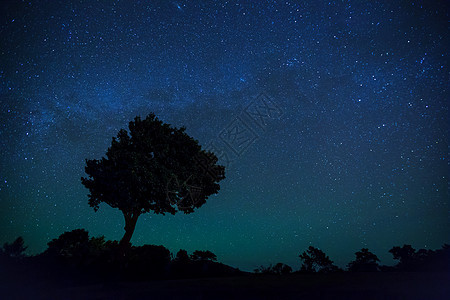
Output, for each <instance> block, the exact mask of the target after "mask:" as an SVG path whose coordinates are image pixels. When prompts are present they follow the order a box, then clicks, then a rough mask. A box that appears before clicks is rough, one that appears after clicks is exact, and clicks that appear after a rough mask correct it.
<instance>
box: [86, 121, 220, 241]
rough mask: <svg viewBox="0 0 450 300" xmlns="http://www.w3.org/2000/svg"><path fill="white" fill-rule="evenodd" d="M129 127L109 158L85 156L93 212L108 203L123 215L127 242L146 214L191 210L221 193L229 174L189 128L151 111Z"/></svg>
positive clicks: (110, 152) (107, 154)
mask: <svg viewBox="0 0 450 300" xmlns="http://www.w3.org/2000/svg"><path fill="white" fill-rule="evenodd" d="M128 128H129V132H127V131H126V130H124V129H121V130H120V131H119V133H118V135H117V137H114V138H113V140H112V143H111V146H110V147H109V148H108V150H107V152H106V157H103V158H102V159H100V160H96V159H94V160H86V167H85V171H86V173H87V174H88V178H84V177H83V178H82V179H81V182H82V184H83V185H84V186H85V187H86V188H87V189H89V205H90V206H91V207H93V208H94V210H96V211H97V210H98V209H99V206H100V203H102V202H104V203H106V204H108V205H110V206H111V207H113V208H117V209H119V210H120V211H121V212H122V213H123V215H124V218H125V234H124V236H123V238H122V240H121V243H123V244H128V243H129V242H130V240H131V236H132V234H133V232H134V228H135V226H136V222H137V219H138V217H139V216H140V215H141V214H143V213H147V212H149V211H153V212H154V213H156V214H165V213H170V214H175V213H176V212H178V211H182V212H184V213H186V214H187V213H192V212H193V211H194V209H195V208H199V207H200V206H202V205H203V204H205V203H206V199H207V198H208V197H209V196H210V195H212V194H216V193H218V191H219V189H220V186H219V184H218V182H219V181H221V180H222V179H224V178H225V168H224V167H223V166H220V165H217V161H218V158H217V157H216V156H215V155H214V154H213V153H211V152H207V151H205V150H202V149H201V146H200V145H199V143H198V141H197V140H195V139H193V138H192V137H190V136H189V135H187V134H186V132H185V128H184V127H182V128H173V127H171V126H170V125H169V124H165V123H163V122H162V121H160V120H159V119H158V118H157V117H156V116H155V115H154V114H150V115H148V116H147V117H146V118H145V119H144V120H141V118H139V117H136V118H135V119H134V121H132V122H130V123H129V126H128Z"/></svg>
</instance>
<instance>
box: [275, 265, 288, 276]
mask: <svg viewBox="0 0 450 300" xmlns="http://www.w3.org/2000/svg"><path fill="white" fill-rule="evenodd" d="M272 270H273V272H274V274H277V275H287V274H290V273H292V268H291V267H290V266H288V265H286V264H283V263H277V264H276V265H275V266H273V268H272Z"/></svg>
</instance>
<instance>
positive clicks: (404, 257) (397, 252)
mask: <svg viewBox="0 0 450 300" xmlns="http://www.w3.org/2000/svg"><path fill="white" fill-rule="evenodd" d="M389 253H391V254H392V255H393V256H394V259H397V260H399V261H400V262H399V264H398V267H400V268H408V267H409V266H411V265H412V264H413V262H414V259H415V254H416V250H415V249H414V248H413V247H412V246H411V245H403V247H398V246H395V247H393V248H392V249H391V250H389Z"/></svg>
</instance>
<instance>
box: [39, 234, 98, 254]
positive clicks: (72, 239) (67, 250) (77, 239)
mask: <svg viewBox="0 0 450 300" xmlns="http://www.w3.org/2000/svg"><path fill="white" fill-rule="evenodd" d="M47 245H48V249H47V250H46V253H47V254H49V255H51V256H56V257H62V258H75V257H83V256H86V255H87V254H88V253H89V246H90V245H89V233H88V232H87V231H86V230H84V229H75V230H72V231H67V232H64V233H63V234H61V235H60V236H59V237H58V238H56V239H53V240H51V241H50V242H48V244H47Z"/></svg>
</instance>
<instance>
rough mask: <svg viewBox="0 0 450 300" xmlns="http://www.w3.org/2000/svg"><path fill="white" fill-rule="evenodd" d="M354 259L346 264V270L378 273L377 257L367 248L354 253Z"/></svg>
mask: <svg viewBox="0 0 450 300" xmlns="http://www.w3.org/2000/svg"><path fill="white" fill-rule="evenodd" d="M355 255H356V259H355V260H354V261H352V262H350V263H349V264H348V270H349V271H352V272H376V271H379V266H378V262H379V261H380V260H379V259H378V257H377V256H376V255H375V254H373V253H372V252H370V251H369V249H367V248H362V249H361V251H358V252H356V253H355Z"/></svg>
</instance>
